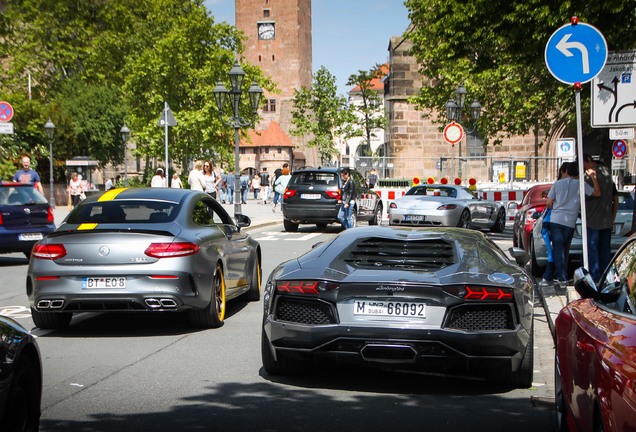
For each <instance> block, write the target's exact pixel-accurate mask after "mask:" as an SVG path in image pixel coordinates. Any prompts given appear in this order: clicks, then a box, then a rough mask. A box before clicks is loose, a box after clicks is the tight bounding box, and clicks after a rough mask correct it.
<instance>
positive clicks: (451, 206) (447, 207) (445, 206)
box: [437, 204, 457, 210]
mask: <svg viewBox="0 0 636 432" xmlns="http://www.w3.org/2000/svg"><path fill="white" fill-rule="evenodd" d="M456 208H457V204H443V205H441V206H439V207H437V210H453V209H456Z"/></svg>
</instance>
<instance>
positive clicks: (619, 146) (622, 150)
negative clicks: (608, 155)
mask: <svg viewBox="0 0 636 432" xmlns="http://www.w3.org/2000/svg"><path fill="white" fill-rule="evenodd" d="M612 154H613V155H614V157H615V158H618V159H622V158H623V157H625V155H626V154H627V143H626V142H625V141H623V140H616V141H614V145H612Z"/></svg>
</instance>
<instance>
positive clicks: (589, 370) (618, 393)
mask: <svg viewBox="0 0 636 432" xmlns="http://www.w3.org/2000/svg"><path fill="white" fill-rule="evenodd" d="M574 284H575V288H576V290H577V292H578V293H579V294H580V295H581V297H582V298H581V299H580V300H575V301H572V302H570V303H569V304H568V305H567V306H565V307H564V308H563V309H562V310H561V312H560V313H559V315H558V317H557V319H556V320H555V328H556V338H557V346H556V361H555V390H556V395H555V396H556V397H555V400H556V413H557V425H558V427H559V430H560V431H564V430H570V431H580V432H585V431H590V432H591V431H594V432H596V431H604V432H612V431H634V430H636V292H634V289H635V288H636V236H632V237H631V238H630V239H629V240H628V241H627V242H626V243H625V244H624V245H623V247H622V248H621V249H619V251H618V252H617V253H616V255H615V256H614V258H613V260H612V262H611V263H610V265H609V266H608V268H607V270H606V271H605V274H604V275H603V277H602V278H601V283H600V286H599V287H596V285H595V284H594V282H593V281H592V278H591V276H590V275H589V273H588V272H587V270H584V269H578V270H576V272H575V274H574Z"/></svg>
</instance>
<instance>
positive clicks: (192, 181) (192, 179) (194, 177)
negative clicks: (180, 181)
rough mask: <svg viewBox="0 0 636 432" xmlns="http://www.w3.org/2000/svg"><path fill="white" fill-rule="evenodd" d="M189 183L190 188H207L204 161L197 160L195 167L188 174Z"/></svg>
mask: <svg viewBox="0 0 636 432" xmlns="http://www.w3.org/2000/svg"><path fill="white" fill-rule="evenodd" d="M188 185H189V186H190V189H192V190H196V191H201V192H203V191H204V190H205V181H204V179H203V161H200V160H198V161H196V162H195V163H194V168H192V170H191V171H190V173H189V174H188Z"/></svg>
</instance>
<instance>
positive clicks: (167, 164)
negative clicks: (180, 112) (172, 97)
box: [163, 102, 170, 185]
mask: <svg viewBox="0 0 636 432" xmlns="http://www.w3.org/2000/svg"><path fill="white" fill-rule="evenodd" d="M164 104H165V106H164V108H163V120H164V128H165V136H166V172H165V181H166V185H168V179H169V175H170V164H169V163H168V109H169V108H168V102H164Z"/></svg>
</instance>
